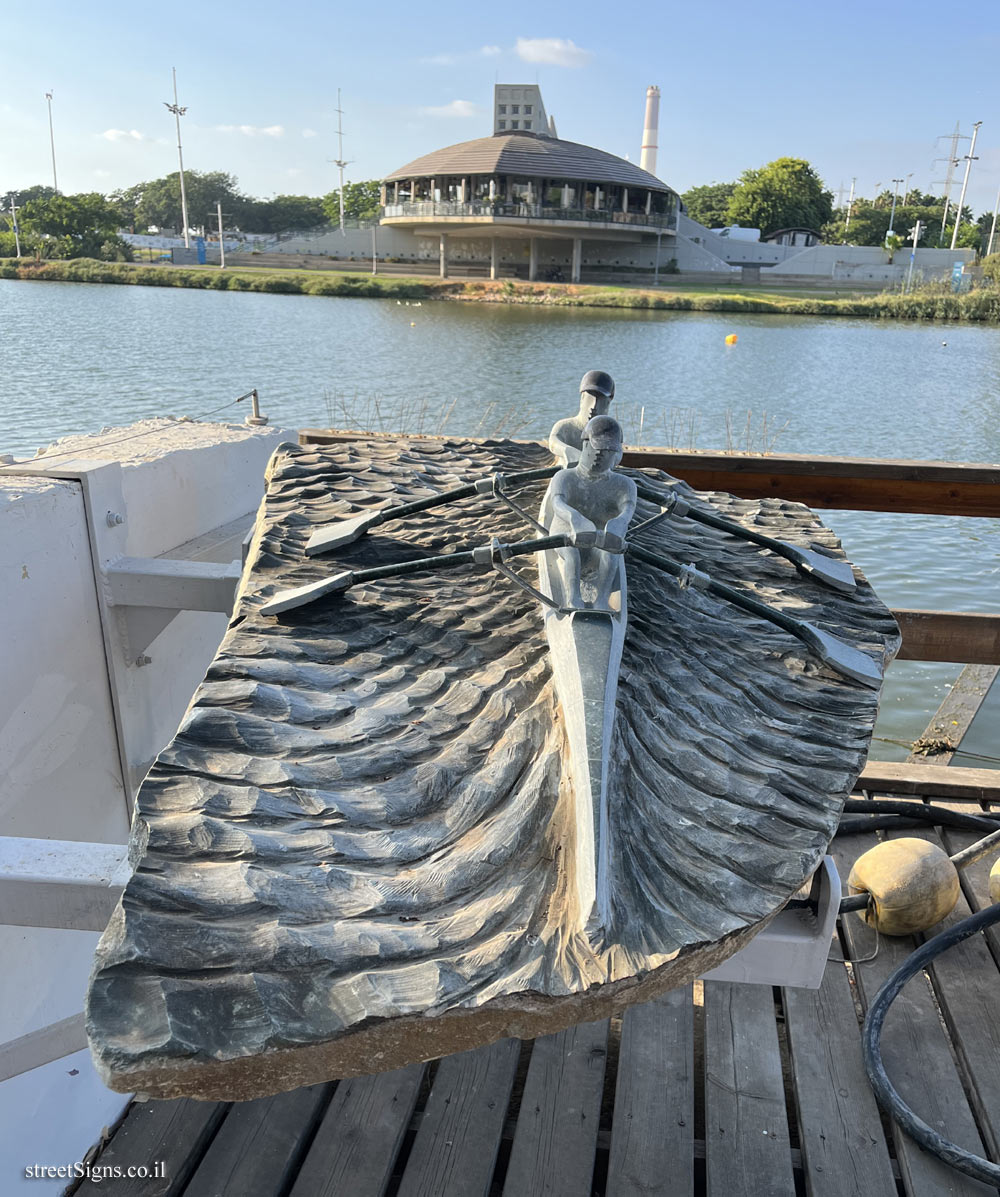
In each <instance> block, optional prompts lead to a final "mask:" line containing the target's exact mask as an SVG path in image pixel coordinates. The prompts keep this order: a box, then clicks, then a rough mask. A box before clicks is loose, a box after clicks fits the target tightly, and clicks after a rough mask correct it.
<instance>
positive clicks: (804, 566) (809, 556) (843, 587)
mask: <svg viewBox="0 0 1000 1197" xmlns="http://www.w3.org/2000/svg"><path fill="white" fill-rule="evenodd" d="M789 547H790V548H794V549H795V554H796V560H795V564H796V565H797V566H798V567H799V568H800V569H801V570H803V571H804V572H805V573H807V574H809V575H810V576H811V577H813V578H815V579H816V580H817V581H818V582H823V583H825V584H826V585H827V586H829V587H830V588H831V590H839V591H840V593H841V594H853V593H854V592H855V590H856V589H857V582H855V580H854V570H853V569H852V568H851V563H850V562H849V561H841V560H840V559H839V558H837V557H827V556H826V555H825V554H823V553H817V552H815V550H813V549H800V548H798V547H797V546H796V545H791V546H789Z"/></svg>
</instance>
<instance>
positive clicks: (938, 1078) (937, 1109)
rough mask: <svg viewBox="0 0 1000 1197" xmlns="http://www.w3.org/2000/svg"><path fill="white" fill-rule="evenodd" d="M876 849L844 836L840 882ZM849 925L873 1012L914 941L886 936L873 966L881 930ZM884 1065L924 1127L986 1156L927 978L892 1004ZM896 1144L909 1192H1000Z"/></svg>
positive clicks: (863, 992)
mask: <svg viewBox="0 0 1000 1197" xmlns="http://www.w3.org/2000/svg"><path fill="white" fill-rule="evenodd" d="M941 772H942V773H944V772H950V770H944V769H942V770H941ZM875 843H876V840H875V837H874V835H852V836H838V837H837V838H836V839H835V840H834V843H833V849H832V855H833V857H834V859H835V861H836V863H837V868H838V870H839V871H840V874H841V876H842V877H844V878H845V879H846V877H847V876H848V874H849V873H850V869H851V865H852V864H853V863H854V860H855V859H856V858H857V857H858V856H860V854H861V853H862V852H865V851H867V850H868V848H870V847H872V846H873V845H874V844H875ZM842 925H843V931H844V938H845V941H846V943H847V947H848V951H849V953H850V958H851V959H852V960H855V961H857V962H858V963H855V964H854V965H853V973H854V978H855V982H856V985H857V992H858V995H859V997H860V998H861V1001H862V1003H863V1004H864V1005H865V1006H867V1005H868V1003H869V1002H870V1001H871V999H872V998H873V997H874V996H875V994H876V993H877V992H878V989H879V987H880V986H881V985H882V984H883V983H884V982H885V980H886V979H887V978H888V976H889V975H890V973H892V972H893V971H894V970H895V969H896V968H898V967H899V966H900V965H901V964H902V963H903V961H904V960H906V958H907V957H908V956H909V955H910V953H911V952H912V951H913V949H914V946H915V942H914V940H913V938H912V937H909V936H907V937H889V936H881V937H879V941H878V952H877V954H876V955H875V958H874V959H872V960H867V959H865V958H866V957H869V956H871V955H872V953H873V952H874V951H875V946H876V944H875V934H874V932H873V931H872V930H871V929H870V928H869V927H868V926H867V924H865V923H864V922H863V920H862V919H860V918H859V917H858V916H857V915H853V914H851V915H847V916H845V917H844V918H843V919H842ZM882 1059H883V1063H884V1065H885V1069H886V1072H887V1073H888V1075H889V1078H890V1079H891V1081H892V1083H893V1085H894V1086H895V1087H896V1089H897V1090H898V1091H899V1093H900V1094H901V1095H902V1097H903V1100H904V1101H906V1102H907V1103H908V1104H909V1105H911V1106H912V1108H913V1109H914V1110H915V1111H916V1112H917V1113H918V1114H919V1115H920V1117H921V1118H923V1120H924V1121H925V1122H927V1123H929V1125H931V1126H932V1127H934V1128H935V1130H937V1131H938V1132H939V1133H941V1134H942V1135H944V1136H945V1137H946V1138H948V1139H950V1140H951V1141H952V1142H953V1143H957V1144H958V1145H959V1146H960V1147H964V1148H965V1149H966V1150H967V1151H972V1152H974V1153H975V1154H976V1155H982V1154H983V1143H982V1139H981V1138H980V1136H979V1132H978V1130H977V1129H976V1123H975V1119H974V1118H973V1116H972V1112H971V1110H970V1109H969V1103H968V1101H967V1099H966V1095H965V1091H964V1089H963V1086H962V1082H961V1079H960V1077H959V1075H958V1071H957V1069H956V1067H955V1061H954V1057H953V1056H952V1048H951V1045H950V1043H949V1042H948V1038H947V1036H946V1035H945V1031H944V1028H943V1027H942V1025H941V1021H940V1018H939V1017H938V1012H937V1009H936V1008H935V1005H934V1001H933V999H932V997H931V994H930V992H929V990H928V988H927V984H926V981H925V979H924V978H923V976H917V977H914V978H913V979H912V980H911V981H910V982H909V984H907V985H906V986H904V988H903V990H902V992H901V993H900V994H899V996H898V997H897V998H896V1000H895V1001H894V1002H893V1004H892V1010H891V1011H890V1013H889V1017H888V1018H887V1019H886V1023H885V1028H884V1030H883V1033H882ZM893 1142H894V1144H895V1148H896V1158H897V1160H898V1161H899V1168H900V1172H901V1174H902V1178H903V1183H904V1186H905V1188H906V1192H907V1193H908V1194H912V1195H914V1197H945V1195H946V1194H947V1195H948V1197H954V1195H955V1194H962V1195H964V1194H977V1195H978V1194H986V1193H994V1194H995V1192H996V1190H994V1189H990V1188H988V1187H987V1186H986V1185H982V1184H980V1183H979V1182H978V1181H974V1180H971V1179H970V1178H969V1177H966V1176H964V1175H963V1174H962V1173H959V1172H956V1171H955V1170H954V1169H953V1168H950V1167H948V1165H947V1164H945V1163H943V1162H942V1161H941V1160H939V1159H937V1157H936V1156H933V1155H931V1154H929V1153H928V1152H925V1151H923V1150H922V1149H921V1148H920V1147H919V1146H918V1145H917V1144H916V1143H915V1142H914V1141H913V1140H912V1139H910V1138H909V1137H908V1136H907V1135H905V1134H903V1133H902V1132H901V1131H900V1130H899V1129H898V1128H897V1127H896V1126H895V1124H893Z"/></svg>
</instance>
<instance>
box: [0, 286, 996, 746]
mask: <svg viewBox="0 0 1000 1197" xmlns="http://www.w3.org/2000/svg"><path fill="white" fill-rule="evenodd" d="M729 333H735V334H737V336H738V342H737V344H736V345H734V346H732V347H727V346H726V344H725V337H726V335H727V334H729ZM592 368H597V369H604V370H608V371H609V372H610V373H611V374H612V375H613V376H614V378H615V379H616V382H617V386H618V399H617V402H616V408H615V409H613V410H614V412H615V414H617V415H618V418H619V419H620V420H621V422H622V424H623V425H624V427H625V431H626V436H627V438H628V440H629V441H630V442H631V443H641V444H646V445H664V446H668V447H676V448H684V449H687V448H692V447H693V448H697V449H727V448H731V449H736V450H746V449H749V450H751V451H755V452H760V451H767V450H772V451H776V452H779V453H780V452H786V453H825V454H836V455H843V456H852V457H895V458H918V459H926V460H948V461H976V462H984V461H986V462H996V461H1000V329H995V328H984V327H976V326H954V327H949V326H946V325H918V324H910V323H902V322H899V323H894V322H875V321H860V320H857V321H855V320H845V319H821V318H813V317H791V316H789V317H781V316H752V315H730V314H724V313H682V312H631V311H615V310H599V309H546V308H541V307H539V308H534V307H515V306H504V305H500V304H495V305H494V304H466V303H423V304H412V303H411V304H406V303H397V302H396V301H395V300H367V299H333V298H330V299H324V298H318V297H313V296H298V295H266V294H255V293H249V292H215V291H188V290H182V289H174V288H169V289H167V288H163V289H160V288H155V287H121V286H108V287H102V286H94V285H91V284H80V283H28V282H16V281H10V280H0V378H2V379H3V402H2V407H0V453H2V452H7V453H11V452H12V453H14V454H16V455H18V456H21V455H31V454H34V452H35V450H36V449H37V448H38V447H39V446H41V445H47V444H49V443H50V442H51V441H53V440H54V439H56V438H57V437H59V436H64V435H67V434H69V433H76V432H95V431H99V430H100V429H101V428H103V427H112V426H118V425H122V424H127V423H130V422H132V421H133V420H136V419H141V418H143V417H146V416H159V415H165V414H169V415H178V416H179V415H190V416H194V417H198V416H201V415H204V414H206V413H208V412H211V411H213V409H217V408H219V407H220V405H224V404H226V403H227V402H228V401H231V400H232V399H234V398H235V397H236V396H237V395H240V394H242V393H243V392H245V391H247V390H249V389H250V388H251V387H257V388H258V390H259V392H260V395H261V403H262V408H263V410H264V411H265V412H266V414H267V415H269V416H270V418H271V422H272V423H274V424H279V425H282V426H284V427H287V428H289V429H296V428H300V427H304V426H313V427H316V426H319V427H324V426H330V425H337V426H340V427H344V426H353V427H359V428H362V427H367V428H374V429H377V430H382V431H399V430H405V431H410V432H427V433H434V432H447V433H452V434H474V433H479V434H480V435H494V434H506V435H511V436H520V437H528V436H544V435H545V434H546V433H547V432H548V429H549V428H550V427H551V425H552V424H553V423H554V421H555V420H556V419H557V418H559V417H561V416H564V415H567V414H570V413H571V412H572V411H574V410H575V408H576V403H577V400H576V387H577V383H578V381H579V379H580V376H581V375H582V374H583V372H584V371H585V370H587V369H592ZM242 414H243V412H242V408H231V407H230V408H228V409H227V410H223V411H221V412H216V414H215V418H217V419H226V418H241V417H242ZM824 519H825V520H826V521H827V522H828V523H829V524H830V525H831V526H832V527H833V528H834V529H835V530H836V532H837V533H838V534H839V535H840V536H841V538H842V539H843V542H844V545H845V547H846V549H847V552H848V555H849V556H850V557H851V559H852V560H853V561H854V562H855V563H856V564H857V565H859V566H860V567H861V568H862V569H863V570H864V571H865V573H866V574H867V575H868V577H869V578H870V579H871V580H872V582H873V583H874V584H875V586H876V587H877V589H878V591H879V594H880V596H881V597H882V598H883V600H884V601H885V602H887V603H888V604H889V605H890V606H903V607H923V608H937V609H946V608H950V609H954V610H968V611H991V612H997V611H998V610H1000V590H998V581H1000V526H998V523H997V522H996V521H989V520H979V519H961V518H957V517H956V518H944V517H932V516H904V515H891V514H885V513H864V512H827V513H826V514H825V515H824ZM957 672H958V670H957V668H956V667H953V666H949V665H940V664H921V663H916V662H897V663H895V664H894V665H893V667H892V669H891V671H890V673H889V678H888V681H887V684H886V688H885V691H884V694H883V704H882V716H881V718H880V722H879V727H878V728H877V729H876V731H877V735H878V736H880V737H881V738H880V739H879V740H878V741H877V743H876V745H875V747H874V751H873V755H874V756H878V757H881V758H884V759H900V758H901V757H903V756H905V754H906V752H905V749H904V748H901V747H900V746H899V745H897V744H895V743H893V741H894V740H911V739H913V738H915V737H916V736H918V735H919V734H920V732H921V731H922V730H923V727H924V725H925V724H926V723H927V721H928V719H929V717H930V715H931V714H933V712H934V710H935V709H936V708H937V706H938V704H939V703H940V701H941V699H942V698H943V697H944V695H945V693H946V692H947V687H948V685H949V684H950V683H951V681H952V680H953V678H954V677H955V676H956V675H957ZM998 755H1000V753H998ZM956 763H963V762H962V760H961V758H957V759H956ZM965 763H970V764H978V763H985V762H979V761H968V762H965Z"/></svg>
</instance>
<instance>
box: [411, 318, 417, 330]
mask: <svg viewBox="0 0 1000 1197" xmlns="http://www.w3.org/2000/svg"><path fill="white" fill-rule="evenodd" d="M416 327H417V322H416V320H411V321H410V328H416Z"/></svg>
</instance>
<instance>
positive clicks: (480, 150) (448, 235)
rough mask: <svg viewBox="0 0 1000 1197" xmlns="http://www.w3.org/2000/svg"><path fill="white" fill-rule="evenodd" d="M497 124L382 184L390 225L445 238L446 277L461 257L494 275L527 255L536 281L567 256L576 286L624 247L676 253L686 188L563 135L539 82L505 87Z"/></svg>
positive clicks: (497, 100)
mask: <svg viewBox="0 0 1000 1197" xmlns="http://www.w3.org/2000/svg"><path fill="white" fill-rule="evenodd" d="M493 128H494V132H493V134H492V136H490V137H479V138H476V139H475V140H473V141H463V142H460V143H459V144H458V145H451V146H446V147H445V148H444V149H440V150H435V151H434V152H433V153H430V154H425V155H423V156H422V157H420V158H417V159H415V160H414V161H413V162H409V163H407V164H406V165H405V166H402V167H400V168H399V169H398V170H395V171H393V172H392V173H391V174H389V175H388V176H386V178H385V179H384V181H383V188H382V203H383V210H382V219H381V223H382V224H383V226H389V227H391V228H396V229H404V230H409V231H411V232H412V233H413V234H415V235H416V236H418V237H420V238H428V237H434V238H437V240H438V246H439V257H440V266H441V270H440V273H441V277H442V278H444V277H447V274H448V266H449V262H450V261H451V260H452V256H453V254H457V255H458V256H459V257H460V258H461V259H462V260H464V261H467V262H468V261H476V260H480V261H482V262H484V264H485V262H486V261H488V262H489V272H490V277H491V278H496V277H498V275H499V273H500V268H501V263H502V262H504V261H508V262H509V261H511V260H515V261H517V262H521V261H523V260H524V259H526V260H527V275H528V278H529V279H536V278H538V277H546V276H548V277H553V274H554V272H555V271H556V270H559V268H558V266H556V267H553V266H552V265H551V263H553V262H555V263H559V262H560V261H566V262H567V264H568V266H569V277H570V279H571V281H573V282H579V280H580V272H581V269H583V268H584V267H585V266H586V265H588V264H589V263H591V262H598V261H599V262H602V263H603V262H605V261H608V260H610V257H613V256H614V254H615V251H616V248H617V249H618V250H621V249H624V248H625V247H629V246H631V247H635V246H638V245H647V246H649V247H655V249H656V251H657V252H659V251H660V249H661V248H663V252H664V256H665V257H666V258H670V257H671V256H673V251H672V248H671V247H672V244H673V242H674V240H675V237H676V231H677V219H678V208H679V199H678V195H677V193H676V192H675V191H674V190H673V189H672V188H670V187H668V186H667V184H666V183H664V182H662V181H661V180H660V179H658V178H656V176H655V175H652V174H650V173H648V172H647V171H644V170H641V169H640V168H639V167H638V166H636V165H635V164H634V163H632V162H629V161H628V160H627V159H624V158H619V157H617V156H616V155H614V154H609V153H606V152H605V151H604V150H598V149H595V148H594V147H593V146H588V145H581V144H580V143H578V142H574V141H563V140H561V139H560V138H558V137H557V136H555V132H556V130H555V122H554V120H552V119H551V118H550V117H548V116H547V115H546V112H545V107H544V104H543V103H542V98H541V93H540V91H539V89H538V88H537V87H536V86H533V85H532V86H529V85H521V86H517V85H513V84H498V85H497V87H496V88H495V91H494V114H493ZM664 243H666V244H665V245H664ZM559 273H561V270H559Z"/></svg>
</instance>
